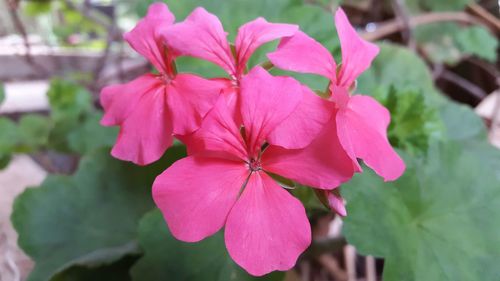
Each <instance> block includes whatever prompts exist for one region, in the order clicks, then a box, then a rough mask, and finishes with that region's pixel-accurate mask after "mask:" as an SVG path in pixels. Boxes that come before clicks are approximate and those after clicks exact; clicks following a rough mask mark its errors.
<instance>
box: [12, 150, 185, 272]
mask: <svg viewBox="0 0 500 281" xmlns="http://www.w3.org/2000/svg"><path fill="white" fill-rule="evenodd" d="M183 155H184V149H183V148H182V147H180V146H174V147H172V148H171V149H169V151H168V152H167V153H166V155H165V157H164V158H163V159H162V160H160V161H158V162H157V163H155V164H154V165H150V166H147V167H137V166H135V165H133V164H130V163H124V162H121V161H118V160H115V159H113V158H111V156H110V155H109V151H108V150H107V149H106V150H104V149H101V150H98V151H96V152H94V153H92V154H90V155H87V156H86V157H84V158H83V160H82V162H81V164H80V167H79V169H78V171H77V172H76V174H75V175H73V176H53V175H52V176H49V177H48V178H47V179H46V180H45V181H44V182H43V184H42V185H41V186H40V187H38V188H29V189H27V190H26V191H24V192H23V193H22V194H21V195H20V196H19V197H18V198H17V199H16V200H15V203H14V211H13V214H12V218H11V219H12V223H13V225H14V227H15V229H16V230H17V232H18V234H19V240H18V244H19V246H20V247H21V248H22V249H23V250H24V252H25V253H27V254H28V255H29V256H30V257H31V258H32V259H33V260H34V261H35V268H34V269H33V271H32V272H31V274H30V276H29V279H28V280H30V281H37V280H49V279H50V278H51V277H52V276H54V275H55V274H58V273H60V272H62V271H64V270H65V269H68V268H70V267H72V266H74V265H82V266H84V265H85V266H94V267H95V266H97V265H99V264H103V263H111V262H114V261H116V260H118V259H120V258H121V257H123V256H124V255H126V254H130V253H136V252H137V247H134V243H132V244H131V242H133V241H134V240H135V239H136V235H137V226H138V222H139V219H140V218H141V217H142V215H143V214H144V213H146V212H147V211H149V210H151V209H152V208H153V202H152V200H151V194H150V189H151V185H152V182H153V180H154V178H155V177H156V176H157V175H158V174H159V173H160V172H161V171H162V170H164V169H165V168H167V167H168V166H169V165H170V164H171V163H172V162H173V161H175V160H176V159H179V158H180V157H182V156H183Z"/></svg>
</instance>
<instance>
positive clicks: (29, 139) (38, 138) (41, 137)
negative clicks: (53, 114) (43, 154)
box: [18, 114, 53, 151]
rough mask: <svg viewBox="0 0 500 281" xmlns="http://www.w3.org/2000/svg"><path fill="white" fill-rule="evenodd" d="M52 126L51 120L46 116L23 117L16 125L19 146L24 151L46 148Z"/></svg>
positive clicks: (30, 115) (31, 115) (29, 115)
mask: <svg viewBox="0 0 500 281" xmlns="http://www.w3.org/2000/svg"><path fill="white" fill-rule="evenodd" d="M52 126H53V125H52V122H51V120H50V119H49V118H48V117H46V116H42V115H35V114H28V115H24V116H23V117H21V119H20V120H19V124H18V132H19V142H20V143H19V145H20V146H21V147H22V148H23V149H24V150H25V151H32V150H38V149H41V148H44V147H46V146H47V144H48V139H49V134H50V130H51V129H52Z"/></svg>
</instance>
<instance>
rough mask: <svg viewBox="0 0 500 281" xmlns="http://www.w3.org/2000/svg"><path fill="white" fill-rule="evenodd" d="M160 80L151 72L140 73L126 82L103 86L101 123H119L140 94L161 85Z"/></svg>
mask: <svg viewBox="0 0 500 281" xmlns="http://www.w3.org/2000/svg"><path fill="white" fill-rule="evenodd" d="M162 84H163V83H162V82H161V81H160V80H159V79H156V77H155V76H154V75H152V74H145V75H142V76H140V77H138V78H136V79H134V80H132V81H130V82H128V83H126V84H117V85H111V86H107V87H104V88H103V89H102V91H101V95H100V100H101V105H102V107H103V108H104V116H103V117H102V119H101V124H102V125H104V126H116V125H120V124H121V123H123V122H124V121H125V119H126V118H127V117H128V116H129V115H130V114H131V113H132V112H133V111H134V110H135V108H136V107H137V104H138V103H139V102H140V100H141V98H142V96H143V95H144V94H146V93H148V92H151V91H154V89H157V88H159V87H161V86H162Z"/></svg>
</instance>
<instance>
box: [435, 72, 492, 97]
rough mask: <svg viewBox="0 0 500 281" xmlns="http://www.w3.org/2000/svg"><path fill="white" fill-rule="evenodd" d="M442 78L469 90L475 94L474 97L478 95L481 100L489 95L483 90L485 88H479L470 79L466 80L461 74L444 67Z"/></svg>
mask: <svg viewBox="0 0 500 281" xmlns="http://www.w3.org/2000/svg"><path fill="white" fill-rule="evenodd" d="M440 78H442V79H445V80H447V81H449V82H451V83H453V84H455V85H457V86H459V87H460V88H462V89H464V90H466V91H467V92H469V93H470V94H471V95H473V96H474V97H476V98H477V99H479V100H482V99H483V98H485V97H486V96H487V94H486V93H485V92H484V91H483V89H481V88H479V87H478V86H476V85H474V84H473V83H471V82H470V81H469V80H466V79H464V78H462V77H461V76H459V75H457V74H455V73H453V72H451V71H449V70H446V69H443V71H442V72H441V76H440Z"/></svg>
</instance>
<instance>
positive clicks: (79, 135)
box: [67, 113, 118, 154]
mask: <svg viewBox="0 0 500 281" xmlns="http://www.w3.org/2000/svg"><path fill="white" fill-rule="evenodd" d="M101 117H102V114H101V113H91V114H89V115H88V116H86V118H85V121H83V124H81V125H80V126H78V127H76V128H74V129H73V130H71V131H69V132H68V135H67V141H68V146H69V148H70V149H71V150H72V151H75V152H78V153H80V154H86V153H89V152H91V151H93V150H95V149H98V148H101V147H106V146H112V145H113V144H114V142H115V140H116V136H117V135H118V128H117V127H112V128H109V127H103V126H101V124H99V120H100V119H101Z"/></svg>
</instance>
